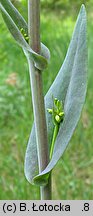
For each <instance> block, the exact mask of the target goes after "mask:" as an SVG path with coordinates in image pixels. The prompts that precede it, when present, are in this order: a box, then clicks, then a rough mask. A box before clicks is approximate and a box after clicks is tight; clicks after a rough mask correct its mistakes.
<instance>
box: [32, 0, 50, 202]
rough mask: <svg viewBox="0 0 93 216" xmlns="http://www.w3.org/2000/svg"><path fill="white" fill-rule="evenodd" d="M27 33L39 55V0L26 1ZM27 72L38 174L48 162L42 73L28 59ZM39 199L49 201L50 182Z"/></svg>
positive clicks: (42, 189) (43, 188)
mask: <svg viewBox="0 0 93 216" xmlns="http://www.w3.org/2000/svg"><path fill="white" fill-rule="evenodd" d="M28 33H29V44H30V46H31V48H32V49H33V50H34V51H35V52H37V53H40V0H28ZM29 71H30V82H31V91H32V101H33V112H34V121H35V130H36V142H37V152H38V163H39V173H40V172H42V171H43V170H44V169H45V167H46V166H47V164H48V162H49V152H48V140H47V126H46V118H45V106H44V97H43V87H42V72H41V71H39V70H38V69H36V68H35V66H34V63H33V62H32V60H31V59H29ZM41 199H47V200H48V199H51V187H50V181H49V183H48V185H47V186H45V187H41Z"/></svg>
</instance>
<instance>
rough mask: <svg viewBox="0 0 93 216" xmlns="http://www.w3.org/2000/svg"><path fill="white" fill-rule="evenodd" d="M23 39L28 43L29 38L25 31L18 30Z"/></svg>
mask: <svg viewBox="0 0 93 216" xmlns="http://www.w3.org/2000/svg"><path fill="white" fill-rule="evenodd" d="M20 31H21V33H22V35H23V37H24V39H25V40H26V42H27V43H28V42H29V37H28V35H27V34H26V33H25V30H24V29H23V28H21V29H20Z"/></svg>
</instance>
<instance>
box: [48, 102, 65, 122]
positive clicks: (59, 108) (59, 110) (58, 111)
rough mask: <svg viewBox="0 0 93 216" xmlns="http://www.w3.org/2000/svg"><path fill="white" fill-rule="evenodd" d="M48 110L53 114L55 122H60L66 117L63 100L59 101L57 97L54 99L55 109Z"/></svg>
mask: <svg viewBox="0 0 93 216" xmlns="http://www.w3.org/2000/svg"><path fill="white" fill-rule="evenodd" d="M47 111H48V112H49V113H50V114H52V116H53V121H54V124H60V123H61V122H62V121H63V118H64V110H63V104H62V101H59V100H58V99H57V98H54V100H53V109H47Z"/></svg>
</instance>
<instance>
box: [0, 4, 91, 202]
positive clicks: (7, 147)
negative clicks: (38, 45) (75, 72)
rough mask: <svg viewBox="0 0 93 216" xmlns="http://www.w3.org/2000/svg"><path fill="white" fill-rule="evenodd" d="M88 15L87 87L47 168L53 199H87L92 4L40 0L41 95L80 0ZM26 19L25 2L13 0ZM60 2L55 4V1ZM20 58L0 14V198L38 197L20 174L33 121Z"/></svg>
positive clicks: (64, 46)
mask: <svg viewBox="0 0 93 216" xmlns="http://www.w3.org/2000/svg"><path fill="white" fill-rule="evenodd" d="M84 2H85V4H86V8H87V14H88V56H89V69H88V92H87V98H86V103H85V106H84V109H83V112H82V116H81V119H80V121H79V124H78V127H77V129H76V131H75V133H74V136H73V138H72V139H71V142H70V144H69V146H68V149H67V150H66V152H65V154H64V155H63V157H62V158H61V159H60V161H59V162H58V164H57V166H56V167H55V169H54V171H53V178H52V182H53V199H85V200H87V199H92V198H93V171H92V170H93V168H92V167H93V100H92V97H93V75H92V73H93V72H92V68H93V36H92V35H93V22H92V19H93V13H92V10H93V5H92V1H91V0H89V1H80V0H79V1H74V0H72V1H67V0H65V1H61V0H59V1H54V0H50V1H49V0H47V1H45V0H42V13H41V40H42V42H43V43H44V44H46V46H48V47H49V49H50V52H51V61H50V64H49V67H48V69H47V70H46V71H45V72H44V73H43V83H44V94H45V93H46V92H47V90H48V89H49V87H50V85H51V83H52V82H53V80H54V78H55V77H56V74H57V73H58V71H59V69H60V66H61V65H62V62H63V60H64V58H65V55H66V52H67V48H68V45H69V42H70V39H71V35H72V32H73V28H74V24H75V21H76V15H78V12H79V8H80V5H81V3H84ZM13 3H14V4H15V5H16V7H17V8H18V9H19V11H20V12H21V13H22V15H23V16H24V17H25V18H26V19H27V1H25V0H20V1H17V0H13ZM59 5H60V6H59ZM32 113H33V112H32V102H31V94H30V83H29V72H28V65H27V62H26V58H25V56H24V54H23V52H22V50H21V48H20V47H18V45H17V44H16V43H15V41H14V39H13V38H12V37H11V35H10V33H9V32H8V30H7V28H6V26H5V24H4V22H3V19H2V17H1V15H0V199H1V200H2V199H4V200H5V199H39V188H38V187H34V186H32V185H30V184H29V183H28V182H27V180H26V179H25V176H24V156H25V150H26V146H27V142H28V138H29V134H30V130H31V126H32V123H33V114H32Z"/></svg>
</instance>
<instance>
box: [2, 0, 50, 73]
mask: <svg viewBox="0 0 93 216" xmlns="http://www.w3.org/2000/svg"><path fill="white" fill-rule="evenodd" d="M0 9H1V13H2V16H3V18H4V21H5V23H6V25H7V27H8V29H9V31H10V32H11V34H12V36H13V37H14V38H15V40H16V41H17V43H18V44H19V45H20V46H21V47H22V48H23V50H24V49H25V52H27V55H29V54H30V55H31V56H32V58H33V60H34V62H35V66H36V67H37V68H38V69H40V70H43V69H44V68H46V67H47V65H48V61H49V59H50V52H49V50H48V48H47V47H46V46H45V45H44V44H42V43H41V55H38V54H37V53H35V52H34V51H33V50H32V49H31V48H30V46H29V45H28V43H27V42H26V41H25V39H24V37H23V35H22V34H21V31H20V30H21V28H23V29H24V31H25V33H26V34H28V26H27V23H26V21H25V20H24V18H23V17H22V16H21V14H20V13H19V12H18V10H17V9H16V8H15V7H14V6H13V4H12V3H11V1H9V0H7V1H6V0H0Z"/></svg>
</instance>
